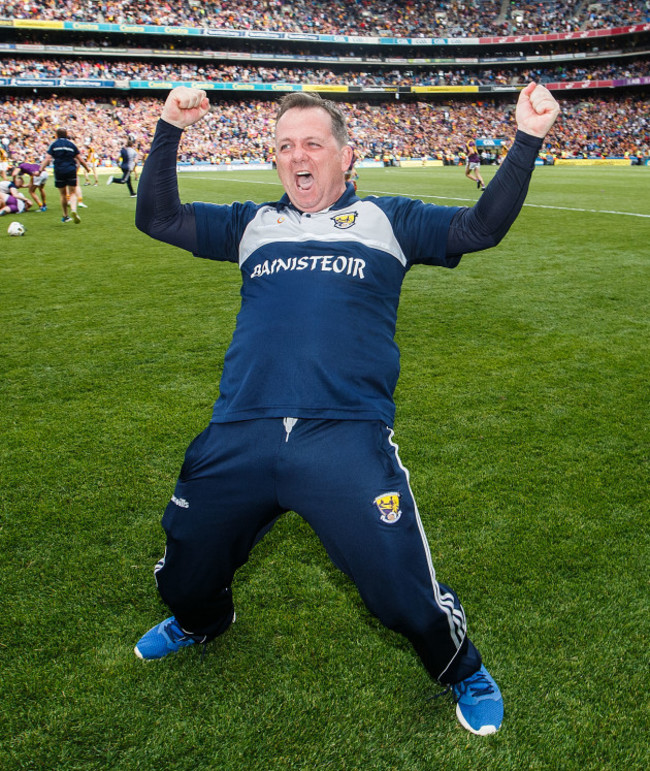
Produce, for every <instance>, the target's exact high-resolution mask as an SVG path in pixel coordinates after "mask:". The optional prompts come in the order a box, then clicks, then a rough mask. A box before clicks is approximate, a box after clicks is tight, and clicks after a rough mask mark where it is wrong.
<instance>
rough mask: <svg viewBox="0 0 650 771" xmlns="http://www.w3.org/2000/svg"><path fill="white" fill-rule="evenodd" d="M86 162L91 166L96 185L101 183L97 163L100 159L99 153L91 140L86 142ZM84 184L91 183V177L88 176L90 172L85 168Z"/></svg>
mask: <svg viewBox="0 0 650 771" xmlns="http://www.w3.org/2000/svg"><path fill="white" fill-rule="evenodd" d="M86 163H87V164H88V166H89V168H90V173H91V174H92V175H93V177H94V178H95V181H94V183H93V184H94V185H95V186H96V185H98V184H99V179H98V177H97V164H98V163H99V159H98V158H97V153H96V152H95V148H94V147H93V146H92V144H91V143H90V142H87V143H86ZM84 179H85V182H84V185H89V184H90V179H89V178H88V172H87V171H86V170H85V169H84Z"/></svg>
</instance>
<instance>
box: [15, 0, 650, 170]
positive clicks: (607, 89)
mask: <svg viewBox="0 0 650 771" xmlns="http://www.w3.org/2000/svg"><path fill="white" fill-rule="evenodd" d="M0 51H2V52H3V54H5V55H4V56H3V60H2V65H1V66H0V84H1V85H2V86H3V93H4V97H3V101H2V102H0V141H2V143H3V145H4V147H5V149H6V150H7V151H8V152H9V154H10V156H11V157H12V158H13V159H18V158H23V157H27V156H29V157H40V155H41V154H42V152H43V150H44V147H45V146H46V145H47V143H48V142H49V140H50V134H51V127H52V125H58V124H59V123H62V124H65V125H67V126H68V128H69V129H70V130H71V132H72V134H73V135H74V136H75V137H76V138H77V141H78V142H82V143H85V144H90V143H92V145H93V147H94V148H95V150H96V151H97V153H98V155H99V157H100V162H101V163H103V164H104V165H109V164H110V163H112V159H114V158H115V157H116V155H117V153H118V152H119V146H120V145H121V143H122V141H123V138H124V134H125V133H132V134H134V135H135V136H136V140H137V143H138V145H139V147H140V149H141V151H143V150H146V147H147V144H148V141H149V138H150V136H151V132H152V128H153V123H154V122H155V119H156V118H157V115H158V114H159V109H160V100H161V99H163V98H164V97H165V95H166V93H167V91H168V90H169V89H170V88H171V87H172V86H173V85H176V84H179V83H183V84H185V85H187V84H198V85H200V87H202V88H206V90H208V91H209V92H210V93H209V95H210V99H211V101H212V103H213V111H212V115H211V117H210V120H209V121H206V122H204V123H203V124H201V125H200V127H193V129H192V130H191V131H188V132H186V136H185V137H184V140H183V146H182V159H183V160H184V161H186V162H187V163H194V164H196V163H206V162H207V163H214V164H219V163H224V162H234V161H240V162H245V163H249V164H250V163H270V162H271V161H272V157H273V149H272V136H271V127H272V122H273V121H272V117H273V113H274V103H275V100H276V99H277V97H278V95H279V94H281V93H282V92H284V91H288V90H296V89H303V88H305V89H313V90H318V91H321V92H322V93H325V94H327V95H328V96H331V97H332V98H334V99H337V100H340V101H341V102H342V104H343V107H344V109H345V110H346V111H347V112H348V113H349V114H350V117H351V120H352V123H353V134H354V142H355V146H356V150H357V155H358V157H359V158H360V159H362V160H363V159H372V160H375V161H377V160H382V159H385V158H390V160H391V162H394V161H396V160H397V161H399V160H401V159H407V158H408V159H412V158H423V159H431V158H433V159H439V160H443V161H444V162H449V163H454V162H459V161H462V152H463V148H464V146H465V142H466V141H467V137H468V136H474V137H477V136H484V137H490V138H494V139H496V141H498V142H503V143H504V144H506V145H507V143H508V141H509V139H510V138H511V137H512V134H513V125H512V121H511V116H510V107H511V105H512V103H513V101H514V100H513V98H512V94H513V92H516V90H517V89H518V88H519V87H521V85H522V84H524V83H525V82H527V81H528V80H530V79H535V80H538V81H540V82H543V83H545V84H546V85H547V86H548V87H549V88H551V89H555V90H556V91H557V92H558V93H557V94H556V96H558V97H559V98H560V100H561V102H562V105H563V116H562V118H561V120H560V121H558V123H557V124H556V126H555V127H554V129H553V132H552V134H551V135H549V137H548V138H547V147H546V148H545V155H547V154H548V155H552V156H556V157H561V156H563V155H564V156H567V157H586V156H592V157H612V156H616V157H630V158H633V159H647V158H648V156H650V94H649V92H648V84H649V83H650V73H649V70H650V3H648V2H647V0H646V1H645V2H643V1H640V0H636V2H631V1H630V2H620V1H616V2H611V3H607V4H604V3H589V2H585V1H584V0H577V1H576V2H564V3H560V2H555V0H546V1H542V2H537V3H522V2H516V1H511V2H506V1H505V0H484V1H483V2H479V3H474V4H471V5H470V4H464V3H458V2H418V1H416V0H407V1H406V2H391V3H388V2H381V1H380V0H355V1H354V2H330V3H327V4H325V3H323V2H315V3H306V2H300V1H299V2H295V3H293V4H291V6H289V5H287V4H285V3H282V2H280V1H279V0H267V1H265V0H256V2H254V3H253V2H249V3H242V2H239V3H230V2H229V3H225V2H200V3H199V2H193V0H189V1H188V2H180V1H175V2H162V3H158V2H156V3H154V2H137V3H136V2H126V1H124V2H97V3H95V2H78V1H77V2H72V0H59V1H57V2H54V0H48V1H46V2H9V3H4V4H2V7H1V8H0ZM559 92H561V93H559ZM396 123H399V124H400V125H401V126H404V125H407V126H409V127H410V130H409V132H408V133H407V134H406V135H405V136H404V132H400V134H402V138H401V139H400V140H399V141H396V140H395V139H394V136H393V135H394V132H393V131H392V128H393V127H394V126H395V125H396ZM484 152H486V155H487V156H488V158H490V157H492V156H491V155H490V153H489V151H488V150H485V151H484Z"/></svg>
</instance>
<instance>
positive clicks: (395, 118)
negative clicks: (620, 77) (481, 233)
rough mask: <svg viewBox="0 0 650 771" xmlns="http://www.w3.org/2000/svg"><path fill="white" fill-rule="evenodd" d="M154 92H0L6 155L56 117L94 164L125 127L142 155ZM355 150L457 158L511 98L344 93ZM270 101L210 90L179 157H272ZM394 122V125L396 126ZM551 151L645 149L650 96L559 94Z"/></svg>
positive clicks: (35, 144) (21, 149)
mask: <svg viewBox="0 0 650 771" xmlns="http://www.w3.org/2000/svg"><path fill="white" fill-rule="evenodd" d="M160 107H161V102H160V100H158V99H155V98H150V97H147V98H142V99H135V98H122V99H119V100H117V99H113V100H112V101H111V102H110V103H108V104H106V103H100V102H99V101H97V100H95V99H83V100H78V99H72V98H68V97H55V96H52V97H50V98H47V99H29V98H24V97H13V98H12V97H10V98H5V100H4V101H3V102H0V142H2V145H3V147H4V148H5V149H6V151H7V152H8V154H9V156H10V157H11V159H12V160H13V161H14V162H20V161H23V160H27V161H40V160H41V158H42V157H43V154H44V152H45V148H46V147H47V146H48V144H49V142H50V141H51V140H52V134H53V131H54V129H55V128H56V127H57V126H63V127H65V128H66V129H67V130H68V132H69V135H70V136H71V137H72V138H73V139H74V140H75V141H76V142H77V144H78V146H79V147H88V146H92V147H93V149H94V151H95V152H96V153H97V156H98V158H99V161H100V165H101V164H104V165H111V164H112V163H113V161H114V160H115V159H116V158H117V157H118V156H119V152H120V148H121V146H122V144H123V143H124V139H125V137H126V136H127V135H133V136H134V138H135V144H136V147H137V148H138V149H139V152H140V157H141V158H142V156H143V155H144V154H145V153H146V150H147V148H148V146H149V142H150V140H151V136H152V134H153V129H154V126H155V123H156V120H157V119H158V116H159V114H160ZM342 107H343V109H344V111H345V112H346V114H347V116H348V121H349V125H350V129H351V135H352V142H353V144H354V147H355V152H356V155H357V157H358V158H359V159H366V158H367V159H382V158H384V156H386V155H389V156H391V157H394V158H410V157H416V158H425V157H426V158H441V159H446V160H447V161H449V162H451V161H452V160H454V161H457V160H461V159H462V153H463V151H464V148H465V147H466V143H467V141H468V139H470V138H481V137H487V138H501V139H505V140H506V142H508V141H510V140H511V139H512V137H513V135H514V124H513V120H512V111H511V107H512V105H511V103H510V102H507V103H499V102H498V101H495V100H488V99H480V100H476V101H472V102H468V101H462V100H446V101H445V102H405V101H391V102H384V103H381V104H371V103H369V102H354V103H342ZM275 112H276V103H275V102H269V101H262V100H250V101H238V100H230V99H214V97H213V106H212V111H211V113H210V115H209V116H208V117H207V118H206V119H205V120H203V121H202V122H201V123H200V124H197V125H196V126H193V127H192V128H191V129H189V130H187V131H186V132H185V133H184V135H183V141H182V145H181V153H180V160H182V161H186V162H190V163H197V162H210V163H223V162H228V161H231V160H240V161H245V162H253V161H270V160H272V159H273V125H274V115H275ZM397 126H399V129H400V130H399V132H397V131H395V128H396V127H397ZM545 150H546V151H548V152H551V153H552V154H554V155H556V156H568V157H578V156H585V157H586V156H587V155H592V156H619V157H621V156H624V155H625V154H630V155H641V156H643V157H648V156H650V99H639V98H637V97H632V96H628V97H618V98H616V97H614V96H607V97H603V96H602V95H598V96H594V98H592V99H590V100H589V101H576V100H564V101H562V114H561V118H560V120H558V122H557V123H556V124H555V126H554V127H553V130H552V132H551V134H549V136H548V137H547V142H546V148H545Z"/></svg>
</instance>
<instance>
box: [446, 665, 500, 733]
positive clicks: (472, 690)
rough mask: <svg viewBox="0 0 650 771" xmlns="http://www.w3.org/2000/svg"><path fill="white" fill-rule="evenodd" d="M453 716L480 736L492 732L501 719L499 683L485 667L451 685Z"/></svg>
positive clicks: (495, 730)
mask: <svg viewBox="0 0 650 771" xmlns="http://www.w3.org/2000/svg"><path fill="white" fill-rule="evenodd" d="M451 691H452V693H453V695H454V701H455V702H456V716H457V717H458V720H459V721H460V724H461V725H462V726H463V728H466V729H467V730H468V731H471V732H472V733H473V734H478V735H479V736H488V735H489V734H495V733H496V732H497V731H498V730H499V728H500V727H501V722H502V720H503V698H502V696H501V691H500V690H499V686H498V685H497V684H496V683H495V682H494V678H493V677H492V675H490V673H489V672H488V671H487V669H486V668H485V667H484V666H481V668H480V669H479V670H478V672H474V674H473V675H470V676H469V677H466V678H465V679H464V680H461V681H460V682H459V683H456V684H455V685H452V686H451Z"/></svg>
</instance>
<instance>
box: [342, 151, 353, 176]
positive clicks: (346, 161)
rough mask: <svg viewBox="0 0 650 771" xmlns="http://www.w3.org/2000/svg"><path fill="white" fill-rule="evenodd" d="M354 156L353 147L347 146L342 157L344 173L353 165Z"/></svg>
mask: <svg viewBox="0 0 650 771" xmlns="http://www.w3.org/2000/svg"><path fill="white" fill-rule="evenodd" d="M353 155H354V150H353V149H352V146H351V145H345V147H344V148H343V151H342V155H341V168H342V169H343V171H347V170H348V168H349V167H350V163H352V157H353Z"/></svg>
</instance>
